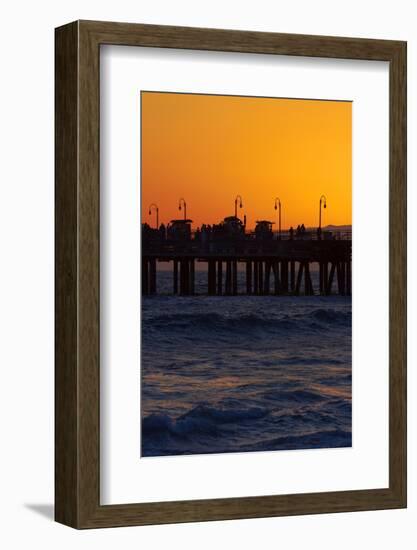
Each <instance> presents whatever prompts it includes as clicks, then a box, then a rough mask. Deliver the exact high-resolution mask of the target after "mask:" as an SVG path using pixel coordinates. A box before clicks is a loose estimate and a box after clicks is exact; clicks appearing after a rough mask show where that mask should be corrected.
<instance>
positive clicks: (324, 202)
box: [318, 195, 327, 239]
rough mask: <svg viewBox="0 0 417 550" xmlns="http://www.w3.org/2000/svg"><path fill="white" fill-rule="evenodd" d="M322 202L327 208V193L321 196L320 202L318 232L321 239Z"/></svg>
mask: <svg viewBox="0 0 417 550" xmlns="http://www.w3.org/2000/svg"><path fill="white" fill-rule="evenodd" d="M322 204H323V208H327V204H326V196H325V195H322V196H321V197H320V204H319V230H318V234H319V238H320V239H321V205H322Z"/></svg>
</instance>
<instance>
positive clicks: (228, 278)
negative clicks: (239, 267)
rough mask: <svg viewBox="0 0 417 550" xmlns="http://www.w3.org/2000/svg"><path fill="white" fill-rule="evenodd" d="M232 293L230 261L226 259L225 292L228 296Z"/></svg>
mask: <svg viewBox="0 0 417 550" xmlns="http://www.w3.org/2000/svg"><path fill="white" fill-rule="evenodd" d="M231 293H232V262H231V261H230V260H227V261H226V292H225V294H227V295H228V296H230V294H231Z"/></svg>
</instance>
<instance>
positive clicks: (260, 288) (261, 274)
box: [258, 261, 264, 294]
mask: <svg viewBox="0 0 417 550" xmlns="http://www.w3.org/2000/svg"><path fill="white" fill-rule="evenodd" d="M258 270H259V273H258V294H263V290H264V289H263V279H264V263H263V262H262V261H261V262H259V267H258Z"/></svg>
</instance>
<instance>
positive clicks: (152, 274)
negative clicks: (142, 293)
mask: <svg viewBox="0 0 417 550" xmlns="http://www.w3.org/2000/svg"><path fill="white" fill-rule="evenodd" d="M149 293H150V294H156V260H155V258H152V259H151V260H150V261H149Z"/></svg>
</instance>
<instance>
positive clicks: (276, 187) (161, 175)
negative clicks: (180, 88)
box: [141, 92, 352, 229]
mask: <svg viewBox="0 0 417 550" xmlns="http://www.w3.org/2000/svg"><path fill="white" fill-rule="evenodd" d="M141 102H142V128H141V130H142V221H143V222H145V221H146V222H148V223H150V224H151V225H152V226H153V225H154V224H155V214H152V215H151V216H149V213H148V207H149V205H150V204H151V203H153V202H154V203H156V204H157V205H158V206H159V222H160V223H162V222H163V223H165V224H166V223H167V222H169V221H170V220H171V219H174V218H181V217H182V216H183V212H179V211H178V201H179V198H180V197H184V198H185V200H186V202H187V217H189V218H191V219H192V220H193V227H197V226H200V225H201V224H202V223H209V224H213V223H218V222H219V221H221V220H222V219H223V218H224V217H225V216H229V215H233V214H234V200H235V197H236V195H237V194H240V195H241V196H242V198H243V208H242V209H241V210H240V209H239V210H238V215H239V217H241V218H242V219H243V215H244V214H246V216H247V227H248V228H253V227H254V225H255V221H256V220H258V219H269V220H271V221H274V222H276V225H275V227H276V226H277V211H275V210H274V200H275V197H277V196H278V197H279V198H280V199H281V204H282V228H283V229H286V228H288V227H289V226H290V225H292V226H294V227H296V226H297V225H298V224H301V223H304V225H305V226H306V227H308V226H317V224H318V209H319V199H320V196H321V195H322V194H325V195H326V197H327V209H326V210H323V219H322V225H323V226H326V225H328V224H334V225H345V224H350V223H351V216H352V104H351V103H350V102H338V101H314V100H294V99H275V98H254V97H237V96H211V95H194V94H175V93H158V92H142V94H141Z"/></svg>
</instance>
